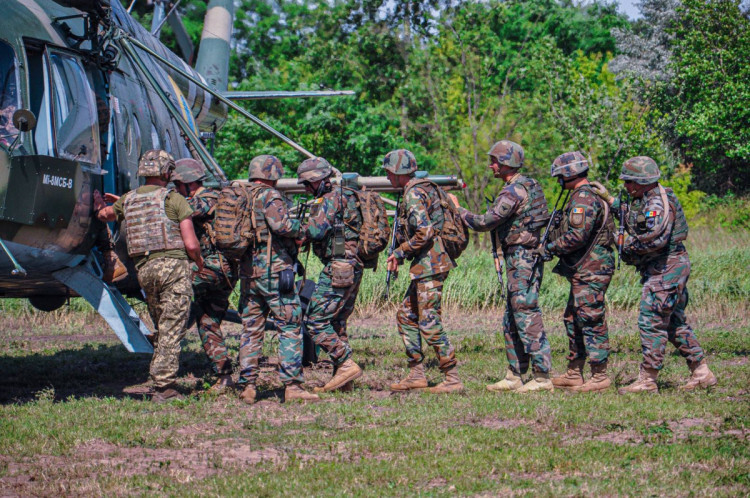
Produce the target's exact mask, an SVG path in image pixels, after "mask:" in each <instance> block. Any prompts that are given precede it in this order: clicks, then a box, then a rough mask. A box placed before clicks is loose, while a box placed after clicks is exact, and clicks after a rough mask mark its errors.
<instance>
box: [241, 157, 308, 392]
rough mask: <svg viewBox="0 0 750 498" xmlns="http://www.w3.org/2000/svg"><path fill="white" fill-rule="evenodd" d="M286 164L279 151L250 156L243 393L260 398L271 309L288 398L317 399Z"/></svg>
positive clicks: (244, 265)
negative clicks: (307, 379)
mask: <svg viewBox="0 0 750 498" xmlns="http://www.w3.org/2000/svg"><path fill="white" fill-rule="evenodd" d="M283 174H284V168H283V166H282V165H281V161H279V160H278V159H277V158H276V157H274V156H267V155H263V156H258V157H256V158H254V159H253V160H252V161H251V162H250V166H249V168H248V178H249V180H250V184H249V186H248V193H249V195H250V203H249V204H250V209H251V210H252V216H253V218H254V223H255V233H254V234H253V240H252V245H251V247H250V249H248V251H247V253H245V256H243V258H242V260H241V261H240V278H241V286H240V303H239V307H240V314H241V315H242V327H243V332H242V337H241V338H240V379H239V385H240V386H242V387H243V388H244V390H243V391H242V394H240V399H242V401H244V402H245V403H248V404H252V403H255V396H256V390H255V384H256V381H257V379H258V362H259V360H260V356H261V351H262V349H263V337H264V334H265V328H266V318H267V317H268V314H269V313H271V316H272V318H273V322H274V325H276V328H277V329H278V330H279V355H280V356H281V362H280V375H279V376H280V378H281V382H283V383H284V385H285V386H286V389H285V391H284V399H285V400H286V401H291V400H294V399H300V400H304V401H317V400H318V399H319V398H318V396H317V395H315V394H312V393H308V392H307V391H305V390H304V389H302V387H301V384H302V383H303V382H304V379H303V377H302V332H301V330H300V317H301V314H302V309H301V307H300V301H299V295H298V294H297V289H296V288H295V286H294V270H293V269H292V268H293V265H294V261H293V258H292V256H291V254H292V253H293V252H294V251H295V250H296V247H295V244H296V242H295V239H296V238H297V236H298V234H299V220H295V219H292V218H290V217H289V213H288V211H287V205H286V202H285V201H284V199H283V197H282V196H281V193H279V191H278V190H276V189H275V188H274V187H275V186H276V182H277V181H278V179H279V178H281V177H282V175H283Z"/></svg>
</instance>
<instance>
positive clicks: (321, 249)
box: [313, 186, 362, 261]
mask: <svg viewBox="0 0 750 498" xmlns="http://www.w3.org/2000/svg"><path fill="white" fill-rule="evenodd" d="M333 188H334V189H336V190H338V189H339V188H340V187H338V186H334V187H333ZM347 191H349V192H347ZM331 197H332V200H333V202H334V205H335V204H337V203H338V204H341V203H343V209H338V210H337V211H336V213H335V214H334V216H333V219H332V220H330V222H331V226H333V225H335V224H336V223H339V222H343V223H344V240H345V241H355V240H359V231H360V229H361V227H362V216H361V215H360V213H359V209H357V204H356V202H357V198H356V195H355V194H354V192H353V191H352V190H351V189H348V188H345V187H344V193H343V195H341V192H339V191H335V192H332V196H331ZM337 199H338V202H337ZM342 211H343V212H342ZM334 235H335V234H334V230H331V231H330V232H329V233H328V234H327V235H326V237H325V239H323V240H322V241H320V242H315V243H313V252H314V253H315V255H316V256H318V257H319V258H320V259H321V260H324V261H327V260H329V259H331V258H332V257H333V244H334Z"/></svg>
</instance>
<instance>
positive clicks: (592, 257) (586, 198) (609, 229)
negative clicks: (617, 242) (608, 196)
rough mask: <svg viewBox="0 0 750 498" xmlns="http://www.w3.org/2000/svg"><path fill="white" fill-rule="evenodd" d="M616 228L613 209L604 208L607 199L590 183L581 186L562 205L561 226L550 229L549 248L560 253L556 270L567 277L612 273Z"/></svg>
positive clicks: (551, 251)
mask: <svg viewBox="0 0 750 498" xmlns="http://www.w3.org/2000/svg"><path fill="white" fill-rule="evenodd" d="M605 212H606V213H607V219H606V220H605V219H604V215H605ZM602 223H604V224H605V226H604V227H603V228H602ZM614 231H615V223H614V220H613V217H612V212H611V210H610V209H605V205H604V201H603V200H602V199H601V198H600V197H599V196H598V195H596V193H595V192H594V191H593V189H592V188H591V185H589V184H584V185H581V186H579V187H578V188H576V189H575V190H573V191H572V192H571V194H570V199H569V200H568V203H567V205H566V206H565V207H564V208H563V211H562V222H561V223H560V226H559V227H557V228H556V229H555V230H553V231H552V232H551V233H550V242H548V243H547V250H548V251H549V252H550V253H552V254H554V255H555V256H559V257H560V261H559V262H558V264H557V266H555V269H554V270H553V271H554V272H555V273H559V274H560V275H563V276H565V277H570V276H573V275H579V276H589V275H612V274H613V273H614V271H615V259H614V250H613V249H612V245H613V244H614Z"/></svg>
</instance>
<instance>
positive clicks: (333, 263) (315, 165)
mask: <svg viewBox="0 0 750 498" xmlns="http://www.w3.org/2000/svg"><path fill="white" fill-rule="evenodd" d="M332 173H333V168H331V165H330V164H329V163H328V161H326V160H325V159H323V158H322V157H315V158H310V159H306V160H305V161H303V162H302V164H300V165H299V167H298V168H297V177H298V180H297V183H301V184H304V185H305V190H306V191H307V193H308V194H311V195H314V196H315V200H314V201H313V202H312V207H311V208H310V218H309V221H308V223H307V225H306V226H305V227H304V228H303V229H302V234H303V241H302V243H304V242H305V241H311V242H312V246H313V251H314V252H315V255H316V256H318V257H319V258H320V260H321V261H322V262H323V269H322V270H321V272H320V277H319V278H318V284H317V286H316V287H315V292H313V295H312V297H310V304H309V306H308V308H307V317H306V318H305V326H306V327H307V330H308V331H309V332H310V335H311V336H312V338H313V341H315V344H317V345H318V346H320V347H321V348H323V350H324V351H325V352H326V353H328V355H329V356H330V357H331V360H332V361H333V364H334V375H333V378H332V379H331V380H330V381H328V383H326V385H324V386H323V387H322V388H315V392H326V391H333V390H336V389H339V388H343V387H345V386H346V389H349V386H351V382H352V381H354V380H355V379H358V378H359V377H361V376H362V369H361V368H360V367H359V365H357V364H356V363H355V362H354V361H353V360H352V359H351V355H352V349H351V347H350V346H349V339H348V336H347V334H346V321H347V319H348V318H349V316H351V314H352V312H353V311H354V302H355V301H356V300H357V294H358V293H359V284H360V282H361V281H362V273H363V270H364V263H363V262H362V260H361V259H360V258H359V254H358V244H359V230H360V227H361V226H362V215H361V214H360V212H359V209H358V208H357V201H356V198H355V197H353V196H346V195H344V194H343V189H342V188H341V187H339V188H334V187H333V186H332V185H331V181H330V178H331V175H332ZM337 231H338V232H337Z"/></svg>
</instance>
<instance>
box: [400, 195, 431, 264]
mask: <svg viewBox="0 0 750 498" xmlns="http://www.w3.org/2000/svg"><path fill="white" fill-rule="evenodd" d="M402 202H403V203H404V209H405V212H406V220H407V223H408V224H409V225H410V226H411V227H413V228H414V229H415V230H414V235H412V237H411V238H410V239H408V240H406V241H404V242H403V243H402V244H401V245H400V246H398V247H397V248H396V250H395V251H393V255H394V256H395V257H396V259H398V260H399V261H403V259H404V258H405V257H408V256H411V255H414V254H416V253H418V252H419V251H420V250H422V248H423V247H425V246H426V245H427V244H428V243H429V242H430V241H431V240H432V238H433V237H434V236H435V227H433V226H432V222H430V215H429V214H428V212H427V198H426V194H424V193H423V192H422V191H420V190H419V189H417V188H413V189H411V190H409V192H408V193H407V194H406V195H405V196H404V200H403V201H402ZM404 228H406V227H404Z"/></svg>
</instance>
